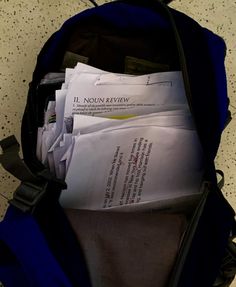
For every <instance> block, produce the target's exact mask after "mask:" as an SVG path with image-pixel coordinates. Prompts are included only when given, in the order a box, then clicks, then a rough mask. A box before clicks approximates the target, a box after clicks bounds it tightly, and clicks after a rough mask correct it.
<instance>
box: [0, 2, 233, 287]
mask: <svg viewBox="0 0 236 287" xmlns="http://www.w3.org/2000/svg"><path fill="white" fill-rule="evenodd" d="M97 2H98V3H99V4H102V3H104V2H105V1H97ZM106 2H108V1H106ZM91 6H92V5H91V3H90V2H89V1H86V0H84V1H78V0H71V1H62V0H53V1H51V0H40V1H39V0H0V67H1V69H0V139H2V138H4V137H6V136H8V135H11V134H15V135H16V137H17V139H18V140H20V125H21V118H22V114H23V110H24V106H25V101H26V95H27V89H28V83H29V82H30V80H31V76H32V72H33V69H34V66H35V61H36V56H37V54H38V52H39V51H40V49H41V47H42V45H43V44H44V43H45V41H46V40H47V39H48V37H49V36H50V35H51V34H52V33H53V32H54V31H56V30H57V29H58V28H59V27H60V26H61V24H62V23H63V22H64V20H66V19H67V18H68V17H70V16H71V15H74V14H75V13H77V12H79V11H81V10H84V9H86V8H89V7H91ZM172 7H174V8H177V9H179V10H181V11H183V12H184V13H186V14H188V15H189V16H191V17H192V18H194V19H196V20H197V21H198V22H199V23H200V24H201V25H202V26H204V27H207V28H209V29H210V30H212V31H214V32H215V33H217V34H219V35H220V36H222V37H223V38H224V39H225V41H226V43H227V47H228V52H227V58H226V68H227V76H228V93H229V97H230V100H231V104H230V109H231V112H232V115H233V120H232V122H231V123H230V125H229V126H228V127H227V129H226V130H225V132H224V134H223V136H222V143H221V146H220V150H219V153H218V156H217V159H216V164H217V167H219V168H220V169H223V170H224V172H225V177H226V184H225V187H224V189H223V190H224V194H225V196H226V197H227V199H228V200H229V201H230V202H231V204H232V205H233V206H234V208H235V209H236V78H235V71H236V2H235V1H230V0H188V1H187V0H176V1H174V2H173V3H172ZM202 68H203V69H204V67H202ZM199 76H201V75H199ZM17 185H18V181H17V180H16V179H15V178H13V177H12V176H10V175H8V174H7V173H6V172H4V171H3V169H2V168H0V217H2V216H3V214H4V212H5V209H6V207H7V199H8V198H10V197H11V194H12V191H13V190H14V189H15V188H16V187H17ZM233 286H236V284H235V285H233Z"/></svg>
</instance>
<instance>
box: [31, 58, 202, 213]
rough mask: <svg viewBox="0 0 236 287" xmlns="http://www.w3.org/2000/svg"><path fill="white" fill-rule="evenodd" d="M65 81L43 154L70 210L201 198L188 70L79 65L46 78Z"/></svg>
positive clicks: (43, 136) (41, 141)
mask: <svg viewBox="0 0 236 287" xmlns="http://www.w3.org/2000/svg"><path fill="white" fill-rule="evenodd" d="M62 77H65V80H64V82H63V81H62V80H61V78H62ZM54 78H55V79H54ZM58 80H60V83H59V84H60V85H59V86H61V89H59V90H56V91H55V101H54V100H53V97H52V96H50V98H49V99H48V105H47V109H46V110H45V114H44V125H43V126H40V127H39V128H38V140H37V147H36V149H37V150H36V153H37V157H38V159H39V160H40V161H41V162H42V163H43V164H44V165H45V167H46V168H48V169H49V170H50V172H51V173H52V174H53V175H54V176H56V177H57V178H60V179H63V180H65V181H66V184H67V189H66V190H64V191H62V193H61V196H60V203H61V205H62V206H63V207H64V208H75V209H89V210H106V211H111V210H114V211H124V212H126V211H145V210H150V209H156V208H157V209H159V208H160V209H162V208H169V207H170V206H172V205H173V203H174V206H178V208H180V207H182V206H184V205H185V203H186V202H187V203H189V202H192V201H193V200H195V199H196V198H197V197H198V195H199V190H200V186H201V181H202V176H203V174H204V157H203V152H202V148H201V145H200V142H199V138H198V135H197V132H196V127H195V122H194V119H193V117H192V114H191V112H190V109H189V106H188V102H187V99H186V93H185V88H184V82H183V77H182V73H181V71H172V72H163V73H153V74H147V75H142V76H136V75H125V74H118V73H110V72H108V71H104V70H101V69H98V68H95V67H92V66H89V65H86V64H82V63H78V64H77V66H76V67H75V68H74V69H66V71H65V74H63V75H62V74H54V73H51V74H50V75H46V76H45V79H44V81H43V83H44V85H47V83H49V82H50V83H51V82H54V81H56V82H58ZM57 88H58V86H57Z"/></svg>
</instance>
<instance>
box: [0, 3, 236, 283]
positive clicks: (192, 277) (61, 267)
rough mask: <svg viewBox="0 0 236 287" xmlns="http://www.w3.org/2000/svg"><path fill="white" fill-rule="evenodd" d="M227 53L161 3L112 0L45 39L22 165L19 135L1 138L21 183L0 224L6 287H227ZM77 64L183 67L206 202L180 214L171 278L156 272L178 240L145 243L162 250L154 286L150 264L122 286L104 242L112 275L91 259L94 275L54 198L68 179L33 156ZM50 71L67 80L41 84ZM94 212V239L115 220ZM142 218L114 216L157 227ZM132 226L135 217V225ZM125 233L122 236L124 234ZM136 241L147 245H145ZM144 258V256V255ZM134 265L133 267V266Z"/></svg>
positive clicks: (5, 160)
mask: <svg viewBox="0 0 236 287" xmlns="http://www.w3.org/2000/svg"><path fill="white" fill-rule="evenodd" d="M92 2H94V1H92ZM166 2H168V1H166ZM169 2H170V1H169ZM95 6H97V5H95ZM225 54H226V46H225V43H224V41H223V40H222V39H221V38H220V37H219V36H217V35H215V34H214V33H212V32H211V31H209V30H207V29H206V28H203V27H201V26H200V25H199V24H198V23H196V22H195V21H194V20H193V19H191V18H189V17H188V16H186V15H184V14H183V13H181V12H179V11H176V10H174V9H172V8H170V7H168V6H167V5H166V4H165V3H163V2H160V1H155V0H150V1H144V0H127V1H125V0H121V1H113V2H111V3H106V4H104V5H101V6H99V7H94V8H91V9H87V10H85V11H83V12H81V13H79V14H77V15H75V16H74V17H72V18H70V19H68V20H67V21H66V22H65V23H64V24H63V26H62V27H61V28H60V30H58V31H57V32H55V33H54V34H53V35H52V36H51V37H50V38H49V40H48V41H47V42H46V44H45V45H44V47H43V48H42V50H41V52H40V54H39V56H38V60H37V65H36V68H35V71H34V73H33V78H32V82H31V83H30V85H29V92H28V99H27V105H26V108H25V113H24V117H23V121H22V134H21V135H22V137H21V140H22V149H23V155H24V161H22V160H21V159H20V157H19V154H18V152H19V144H18V143H17V142H16V139H15V137H13V136H11V137H9V138H6V139H4V140H2V141H1V147H2V151H3V153H2V154H1V157H0V160H1V164H2V165H3V167H4V168H5V169H6V170H7V171H9V172H10V173H11V174H13V175H14V176H15V177H17V178H18V179H20V180H21V184H20V186H19V187H18V188H17V190H16V191H15V193H14V195H13V198H12V200H10V202H9V203H10V206H9V208H8V210H7V213H6V215H5V218H4V220H3V221H2V222H1V223H0V282H2V283H3V285H4V286H6V287H21V286H22V287H28V286H34V287H42V286H43V287H46V286H48V287H59V286H66V287H67V286H68V287H69V286H70V287H71V286H75V287H79V286H81V287H87V286H88V287H89V286H93V287H94V286H95V287H96V286H104V287H107V286H109V287H116V286H121V287H126V286H127V287H128V286H129V287H134V286H135V287H139V286H143V287H144V286H145V287H149V286H156V287H167V286H168V287H190V286H191V287H199V286H201V287H213V286H215V287H223V286H229V285H230V283H231V282H232V280H233V278H234V275H235V272H236V250H235V244H234V243H233V238H234V236H235V235H236V225H235V221H234V216H235V213H234V211H233V209H232V208H231V206H230V205H229V203H228V202H227V201H226V199H225V198H224V197H223V195H222V192H221V191H220V187H221V186H220V185H222V183H223V179H222V181H221V182H220V183H217V178H216V175H217V171H216V170H215V166H214V159H215V156H216V154H217V150H218V147H219V143H220V138H221V133H222V131H223V130H224V128H225V126H226V125H227V123H228V121H229V120H230V112H229V111H228V105H229V101H228V97H227V83H226V75H225V67H224V59H225ZM126 56H129V57H132V58H135V59H144V62H143V63H145V65H137V66H136V67H134V66H133V65H127V63H126V60H127V59H126ZM129 59H130V58H129ZM78 61H79V62H84V63H88V64H89V65H91V66H94V67H97V68H99V69H102V70H106V71H110V72H116V73H131V74H132V73H136V74H144V73H152V72H163V71H176V70H181V71H182V74H183V79H184V85H185V91H186V96H187V100H188V104H189V107H190V110H191V113H192V116H193V118H194V121H195V124H196V129H197V132H198V135H199V139H200V142H201V145H202V148H203V151H204V155H205V162H206V172H205V175H204V182H203V184H202V187H201V191H202V192H201V193H200V196H198V198H197V200H195V201H194V202H191V203H190V204H189V207H188V208H187V209H186V210H185V211H184V216H185V218H186V222H187V223H186V225H185V228H184V231H183V233H182V235H181V238H180V241H179V246H178V249H177V250H176V251H175V254H174V259H173V260H172V263H171V264H169V265H170V266H169V267H168V268H169V269H168V272H167V273H166V274H162V273H161V271H159V270H162V269H161V268H162V267H163V265H165V261H168V252H167V251H164V253H161V250H160V246H162V248H161V249H165V246H166V248H168V249H171V248H172V247H171V246H172V245H174V242H172V241H171V240H169V241H170V242H169V241H168V238H172V235H170V236H167V237H166V242H164V243H163V242H162V243H158V242H159V241H160V240H159V238H155V241H156V244H157V246H156V247H155V242H154V243H152V244H150V245H148V244H147V246H149V247H150V246H151V247H150V248H152V250H149V251H150V254H155V256H156V257H158V254H161V255H160V256H161V257H160V258H159V261H161V262H160V263H159V265H160V266H159V265H158V267H157V269H156V272H154V273H156V274H158V276H159V277H158V280H157V281H155V280H156V279H155V278H156V277H155V276H154V274H152V273H150V274H149V277H148V278H149V279H150V277H151V276H153V277H152V278H151V279H150V280H147V281H144V282H146V283H143V281H141V279H142V278H143V277H142V276H144V275H141V274H142V273H145V272H146V271H147V270H149V269H150V268H151V269H153V268H154V267H155V266H152V263H150V265H149V266H147V265H145V263H144V265H143V266H142V269H137V270H136V271H137V273H136V274H131V275H132V276H133V277H136V278H139V277H140V276H141V277H140V278H141V279H140V283H139V284H136V285H132V283H131V281H129V279H128V281H127V282H126V281H122V279H120V278H123V277H122V276H123V275H122V271H120V272H121V274H118V275H119V276H118V275H117V272H116V271H117V270H118V269H119V268H120V266H119V268H118V267H117V269H116V268H115V267H114V266H116V265H112V264H113V261H115V260H116V258H115V257H116V256H117V255H115V254H116V253H112V252H110V253H108V252H107V249H106V248H108V245H106V244H105V245H104V246H103V248H104V254H105V255H104V254H103V253H101V255H100V256H101V258H100V260H101V261H103V260H104V258H105V259H106V260H107V261H108V262H109V264H110V265H109V264H108V265H109V266H111V270H109V272H110V273H109V272H108V271H106V273H104V274H105V275H106V276H105V275H104V274H103V273H102V272H103V271H102V269H101V268H100V269H99V266H100V264H101V261H98V262H97V263H96V262H92V264H93V263H94V264H95V265H96V264H97V265H98V266H95V267H93V268H95V270H96V271H97V274H96V276H95V277H94V274H93V275H92V272H91V266H90V263H91V262H90V263H89V262H88V260H87V257H86V254H85V253H86V252H87V251H89V250H87V251H86V252H85V249H84V246H83V244H81V242H80V241H79V240H78V236H77V235H76V232H75V230H74V229H73V228H72V225H71V222H70V220H69V219H68V216H66V214H65V212H64V210H63V208H62V207H61V206H60V204H59V202H58V198H59V196H60V192H61V190H62V189H65V187H66V183H65V182H64V181H62V180H60V179H58V178H56V177H55V176H53V175H52V174H51V173H50V171H49V170H48V169H47V168H45V166H44V165H43V164H42V163H41V162H39V160H38V159H37V157H36V152H35V151H36V143H37V129H38V127H40V126H42V124H43V119H44V108H45V105H46V104H47V103H48V101H49V100H51V99H54V98H55V90H56V89H58V88H60V86H61V84H62V83H63V81H64V80H63V79H62V78H63V75H64V74H63V71H64V69H65V67H74V65H75V63H77V62H78ZM149 63H152V64H149ZM127 66H128V68H127ZM49 73H61V77H58V79H56V80H54V81H52V82H51V83H48V84H47V85H44V84H42V79H44V78H45V76H47V75H48V74H49ZM219 173H220V174H221V175H222V173H221V172H219ZM179 212H183V211H179ZM106 214H107V213H106ZM90 216H91V218H92V220H91V222H90V223H89V224H90V225H89V226H91V229H90V231H91V234H93V232H94V231H93V228H94V226H93V223H94V224H95V226H96V224H99V223H96V222H97V220H99V218H101V220H102V221H105V222H108V221H109V220H112V218H113V215H109V218H108V217H107V215H102V216H101V215H100V214H98V213H95V214H93V215H90V214H89V215H88V217H90ZM125 216H126V217H125ZM139 216H140V215H135V216H134V217H133V218H130V217H128V215H117V214H115V215H114V218H115V220H118V221H119V220H120V221H121V222H123V223H124V226H125V222H130V224H131V225H132V226H133V224H136V223H137V222H138V221H139V220H140V222H141V221H142V222H143V224H144V225H146V224H149V223H150V224H151V222H152V218H151V217H152V216H154V215H153V214H152V213H150V214H149V215H145V218H143V217H142V218H141V219H140V218H139ZM158 216H159V215H158ZM161 216H162V217H161V219H160V218H159V217H158V218H157V222H159V223H158V224H161V223H160V222H161V221H164V220H167V219H168V218H170V219H171V218H172V217H171V216H174V215H173V214H169V215H168V216H169V217H168V216H167V215H166V214H165V213H164V215H163V214H162V215H161ZM81 218H86V214H83V213H82V214H81ZM173 218H174V217H173ZM132 220H136V223H135V222H133V221H132ZM171 220H172V219H171ZM171 220H170V221H171ZM173 220H174V219H173ZM167 221H168V220H167ZM114 222H115V221H114ZM168 222H169V221H168ZM173 222H174V221H173ZM107 224H108V223H107ZM124 228H125V227H124ZM121 230H122V229H119V231H121ZM127 230H128V229H127ZM160 230H162V229H160ZM169 230H173V233H174V230H175V228H174V227H173V226H172V225H171V223H170V229H169ZM98 232H99V231H98ZM126 232H127V234H128V231H126ZM160 234H161V231H160ZM91 236H92V235H91ZM122 236H124V238H125V234H123V235H122ZM160 236H161V235H160ZM137 237H138V235H137V236H136V239H137ZM99 240H100V239H99ZM101 240H102V239H101ZM139 244H140V245H139V246H141V245H142V242H139ZM153 244H154V246H153ZM158 244H159V245H160V246H158ZM161 244H162V245H161ZM147 246H144V245H143V247H142V248H143V250H141V253H140V254H141V256H142V254H145V252H146V249H145V248H148V247H147ZM163 246H164V247H163ZM128 249H130V250H131V248H128ZM91 252H92V251H91ZM142 252H143V253H142ZM166 252H167V253H166ZM165 254H167V255H165ZM103 256H104V258H103ZM118 257H119V256H118ZM129 257H130V255H129V254H128V253H127V260H131V259H132V258H131V259H130V258H129ZM96 258H97V257H96ZM96 260H97V259H96ZM142 260H144V259H143V256H142V258H140V261H142ZM94 261H95V259H94ZM129 262H131V263H130V267H131V265H133V263H132V261H129ZM143 262H145V261H143ZM153 262H155V260H154V261H153ZM154 264H155V263H153V265H154ZM113 267H114V268H113ZM159 267H160V268H159ZM96 268H97V269H96ZM154 269H155V268H154ZM120 270H122V268H121V269H120ZM131 270H133V269H131ZM159 273H160V274H159ZM156 274H155V275H156ZM94 278H96V279H94ZM141 282H142V283H141Z"/></svg>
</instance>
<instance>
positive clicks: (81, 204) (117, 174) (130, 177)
mask: <svg viewBox="0 0 236 287" xmlns="http://www.w3.org/2000/svg"><path fill="white" fill-rule="evenodd" d="M91 155H92V156H91ZM201 155H202V150H201V145H200V143H199V139H198V136H197V133H196V131H194V130H184V129H175V128H170V127H168V128H166V127H164V128H163V127H153V126H146V127H142V126H141V127H135V128H133V127H130V128H121V129H115V130H110V131H105V132H102V131H99V132H97V133H92V134H86V135H79V136H78V137H76V138H75V144H74V148H73V152H72V157H71V161H70V165H69V167H68V171H67V175H66V182H67V190H65V191H63V192H62V194H61V197H60V203H61V205H62V206H63V207H65V208H76V209H92V210H102V209H106V208H111V207H112V208H113V209H114V208H115V207H119V209H120V207H121V206H125V205H130V204H131V205H135V204H140V203H142V202H149V201H156V202H158V201H160V200H166V199H171V198H177V197H181V196H187V195H191V194H195V193H197V192H198V191H199V187H200V185H201V178H202V173H203V160H202V156H201Z"/></svg>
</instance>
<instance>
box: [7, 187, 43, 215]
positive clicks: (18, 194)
mask: <svg viewBox="0 0 236 287" xmlns="http://www.w3.org/2000/svg"><path fill="white" fill-rule="evenodd" d="M47 186H48V183H47V182H46V183H45V182H44V183H41V184H39V183H37V184H35V183H32V182H22V183H21V184H20V185H19V187H18V188H17V189H16V191H15V193H14V195H13V198H12V199H11V200H10V201H9V203H10V204H11V205H13V206H15V207H16V208H18V209H20V210H21V211H23V212H33V211H34V208H35V207H36V206H37V205H38V202H39V201H40V200H41V198H42V197H43V196H44V195H45V193H46V190H47Z"/></svg>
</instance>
